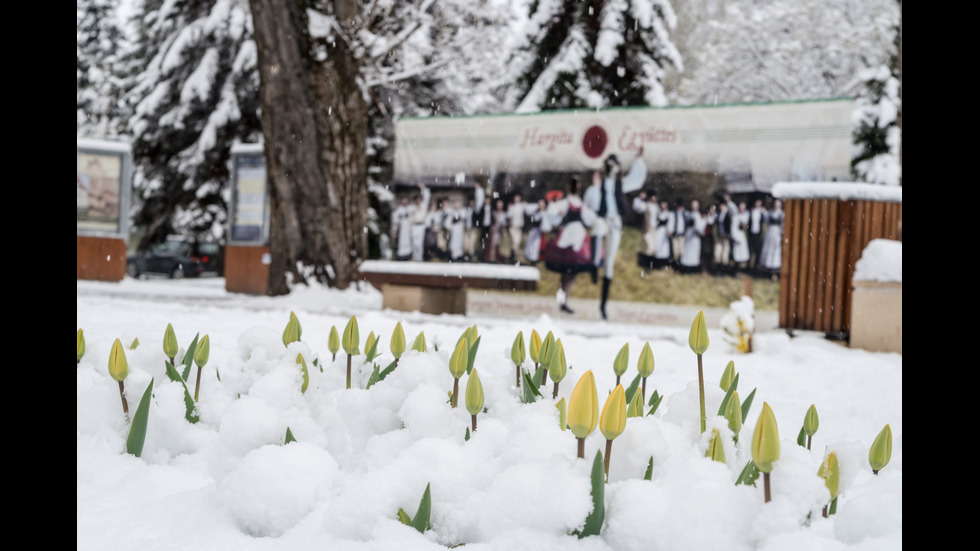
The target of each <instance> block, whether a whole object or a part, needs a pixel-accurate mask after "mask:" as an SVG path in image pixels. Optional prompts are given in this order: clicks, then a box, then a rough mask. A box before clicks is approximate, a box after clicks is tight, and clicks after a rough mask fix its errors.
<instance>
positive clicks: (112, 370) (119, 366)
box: [109, 339, 129, 383]
mask: <svg viewBox="0 0 980 551" xmlns="http://www.w3.org/2000/svg"><path fill="white" fill-rule="evenodd" d="M126 375H129V362H128V361H127V360H126V351H125V350H123V345H122V343H121V342H119V339H116V340H115V342H113V343H112V350H110V351H109V376H110V377H112V378H113V380H115V381H117V382H120V383H121V382H123V381H124V380H125V379H126Z"/></svg>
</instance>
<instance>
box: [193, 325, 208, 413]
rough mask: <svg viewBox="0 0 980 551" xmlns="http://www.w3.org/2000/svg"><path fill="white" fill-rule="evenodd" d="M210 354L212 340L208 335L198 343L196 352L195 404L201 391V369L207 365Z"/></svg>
mask: <svg viewBox="0 0 980 551" xmlns="http://www.w3.org/2000/svg"><path fill="white" fill-rule="evenodd" d="M210 354H211V338H210V337H209V336H208V335H204V337H203V338H201V340H200V341H198V343H197V350H195V351H194V363H196V364H197V384H195V385H194V401H195V402H197V397H198V393H199V392H200V391H201V369H202V368H203V367H204V366H205V365H207V363H208V356H210Z"/></svg>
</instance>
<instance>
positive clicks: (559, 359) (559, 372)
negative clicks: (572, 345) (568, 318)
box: [548, 339, 568, 384]
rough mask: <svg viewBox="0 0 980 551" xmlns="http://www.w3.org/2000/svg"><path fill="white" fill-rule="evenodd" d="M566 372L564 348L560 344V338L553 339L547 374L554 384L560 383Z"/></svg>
mask: <svg viewBox="0 0 980 551" xmlns="http://www.w3.org/2000/svg"><path fill="white" fill-rule="evenodd" d="M566 373H568V366H567V364H566V363H565V348H564V347H563V346H562V345H561V339H558V340H557V341H555V349H554V352H552V353H551V364H550V365H549V366H548V376H549V377H551V381H552V382H554V383H555V384H557V383H560V382H561V380H562V379H564V378H565V374H566Z"/></svg>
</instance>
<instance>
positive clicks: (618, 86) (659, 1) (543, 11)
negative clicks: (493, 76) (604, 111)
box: [505, 0, 683, 112]
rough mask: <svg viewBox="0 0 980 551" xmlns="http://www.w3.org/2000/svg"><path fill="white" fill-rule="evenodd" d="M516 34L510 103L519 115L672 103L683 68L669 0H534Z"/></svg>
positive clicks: (674, 19) (508, 100)
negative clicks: (671, 89) (669, 80)
mask: <svg viewBox="0 0 980 551" xmlns="http://www.w3.org/2000/svg"><path fill="white" fill-rule="evenodd" d="M527 9H528V15H527V19H526V21H525V24H524V25H523V27H522V28H520V29H519V30H518V31H517V34H516V36H515V38H516V40H517V43H516V45H515V50H516V51H515V53H514V54H513V58H512V61H511V64H510V67H511V71H510V72H509V73H508V78H509V79H510V80H511V81H513V82H514V83H515V84H514V85H513V88H512V90H510V92H509V93H508V94H507V95H506V98H505V102H506V103H505V104H506V105H507V106H508V107H510V108H513V109H515V110H516V111H518V112H534V111H540V110H545V109H563V108H572V107H590V108H602V107H615V106H625V105H654V106H662V105H666V104H667V94H666V90H665V89H664V85H663V82H664V78H665V76H666V74H667V70H668V68H678V69H680V68H682V67H683V62H682V60H681V56H680V54H679V52H678V51H677V48H676V47H675V45H674V43H673V42H672V38H671V36H670V30H671V29H672V28H673V27H674V25H675V24H676V17H675V15H674V10H673V8H672V7H671V3H670V2H669V0H603V1H598V0H597V1H581V0H532V1H531V2H529V4H528V7H527Z"/></svg>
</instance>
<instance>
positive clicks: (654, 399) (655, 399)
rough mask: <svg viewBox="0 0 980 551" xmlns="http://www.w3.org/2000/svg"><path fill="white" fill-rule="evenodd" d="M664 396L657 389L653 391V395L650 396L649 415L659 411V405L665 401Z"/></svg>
mask: <svg viewBox="0 0 980 551" xmlns="http://www.w3.org/2000/svg"><path fill="white" fill-rule="evenodd" d="M663 399H664V397H663V396H661V395H660V394H659V393H657V391H656V390H654V391H653V395H652V396H650V406H651V407H650V411H648V412H647V415H653V412H655V411H657V407H658V406H660V402H661V401H663Z"/></svg>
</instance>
